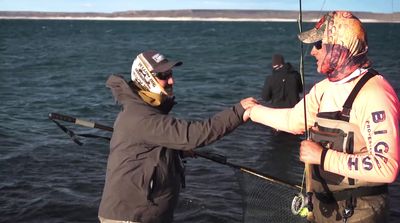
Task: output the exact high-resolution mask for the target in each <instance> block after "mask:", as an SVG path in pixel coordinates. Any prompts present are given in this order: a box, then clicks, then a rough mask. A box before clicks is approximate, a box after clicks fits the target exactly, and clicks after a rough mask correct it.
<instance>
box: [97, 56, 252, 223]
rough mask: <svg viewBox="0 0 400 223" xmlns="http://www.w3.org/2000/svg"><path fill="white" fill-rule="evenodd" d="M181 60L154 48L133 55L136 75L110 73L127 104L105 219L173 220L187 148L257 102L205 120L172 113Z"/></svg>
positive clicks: (110, 170) (211, 137)
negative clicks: (175, 69)
mask: <svg viewBox="0 0 400 223" xmlns="http://www.w3.org/2000/svg"><path fill="white" fill-rule="evenodd" d="M181 64H182V62H180V61H169V60H168V59H167V58H166V57H165V56H164V55H162V54H160V53H159V52H157V51H154V50H150V51H146V52H143V53H141V54H139V55H138V56H137V57H136V59H135V60H134V61H133V65H132V71H131V81H129V82H127V81H125V80H124V79H123V77H121V76H117V75H111V76H110V77H109V78H108V80H107V86H108V87H109V88H111V91H112V93H113V96H114V98H115V99H116V101H117V102H118V103H119V104H120V105H122V110H121V112H120V113H119V114H118V116H117V118H116V120H115V123H114V132H113V135H112V138H111V141H110V153H109V157H108V163H107V172H106V179H105V186H104V190H103V194H102V199H101V202H100V207H99V219H100V222H102V223H118V222H125V223H126V222H140V223H169V222H172V221H173V214H174V208H175V206H176V204H177V202H178V195H179V192H180V188H181V186H183V185H184V178H183V177H184V175H183V174H184V173H183V165H182V161H181V158H182V157H181V155H182V151H186V152H188V154H190V151H191V150H193V149H195V148H198V147H201V146H205V145H208V144H210V143H212V142H214V141H216V140H218V139H220V138H221V137H222V136H224V135H226V134H228V133H230V132H232V131H233V130H234V129H235V128H236V127H238V126H239V125H240V124H242V123H244V122H245V121H247V119H248V113H247V112H245V111H246V109H249V108H250V107H252V106H254V105H255V104H256V103H257V102H256V100H255V99H253V98H246V99H243V100H241V101H240V103H237V104H236V105H234V106H233V107H231V108H227V109H226V110H224V111H221V112H219V113H217V114H215V115H214V116H213V117H211V118H208V119H204V120H202V121H187V120H183V119H178V118H175V117H173V116H171V115H169V114H168V113H169V112H170V110H171V109H172V107H173V105H174V104H175V101H174V96H173V85H174V79H173V75H172V68H173V67H176V66H180V65H181Z"/></svg>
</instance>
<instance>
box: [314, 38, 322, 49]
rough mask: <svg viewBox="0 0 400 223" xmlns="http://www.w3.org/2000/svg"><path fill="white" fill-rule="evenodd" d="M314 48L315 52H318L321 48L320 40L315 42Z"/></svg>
mask: <svg viewBox="0 0 400 223" xmlns="http://www.w3.org/2000/svg"><path fill="white" fill-rule="evenodd" d="M314 46H315V48H316V49H317V50H320V49H321V48H322V40H320V41H317V42H315V43H314Z"/></svg>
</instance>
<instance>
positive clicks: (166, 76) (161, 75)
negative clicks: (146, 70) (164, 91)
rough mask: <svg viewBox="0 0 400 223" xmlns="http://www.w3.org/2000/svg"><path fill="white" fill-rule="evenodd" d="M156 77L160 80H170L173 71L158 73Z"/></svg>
mask: <svg viewBox="0 0 400 223" xmlns="http://www.w3.org/2000/svg"><path fill="white" fill-rule="evenodd" d="M156 77H157V78H158V79H160V80H164V81H165V80H168V79H169V78H170V77H172V70H168V71H165V72H162V73H156Z"/></svg>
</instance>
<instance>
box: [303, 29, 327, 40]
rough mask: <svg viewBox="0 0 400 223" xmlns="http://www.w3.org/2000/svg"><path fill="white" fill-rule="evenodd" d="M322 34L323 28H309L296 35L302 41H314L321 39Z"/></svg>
mask: <svg viewBox="0 0 400 223" xmlns="http://www.w3.org/2000/svg"><path fill="white" fill-rule="evenodd" d="M323 36H324V30H323V29H316V28H313V29H310V30H308V31H305V32H302V33H300V34H299V35H298V37H299V39H300V41H301V42H303V43H315V42H318V41H320V40H322V37H323Z"/></svg>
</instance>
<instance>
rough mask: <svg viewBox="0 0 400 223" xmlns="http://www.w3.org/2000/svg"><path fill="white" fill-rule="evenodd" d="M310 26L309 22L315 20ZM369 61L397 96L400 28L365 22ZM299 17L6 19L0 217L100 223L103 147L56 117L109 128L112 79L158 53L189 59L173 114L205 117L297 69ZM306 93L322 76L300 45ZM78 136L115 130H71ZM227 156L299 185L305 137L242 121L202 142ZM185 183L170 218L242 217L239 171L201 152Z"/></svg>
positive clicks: (1, 44)
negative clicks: (78, 139) (277, 59)
mask: <svg viewBox="0 0 400 223" xmlns="http://www.w3.org/2000/svg"><path fill="white" fill-rule="evenodd" d="M310 25H311V24H305V27H310ZM366 29H367V31H368V35H369V45H370V53H369V55H370V57H371V59H372V60H373V61H374V63H375V66H374V67H375V68H376V69H377V70H378V71H380V72H381V73H383V74H384V76H385V77H386V78H387V79H388V80H389V82H390V83H391V84H392V85H393V86H394V88H395V89H396V92H397V94H398V95H399V94H400V77H399V70H400V60H399V54H398V52H400V45H399V44H398V40H399V39H400V24H366ZM297 32H298V30H297V24H296V23H283V22H282V23H273V22H184V21H180V22H155V21H154V22H141V21H68V20H65V21H46V20H0V98H1V100H0V101H1V102H0V123H1V124H0V222H49V223H53V222H97V208H98V205H99V202H100V198H101V193H102V188H103V185H104V177H105V169H106V161H107V156H108V142H107V141H104V140H100V139H83V140H82V142H84V145H83V146H79V145H77V144H74V143H73V142H72V141H71V140H70V139H69V138H68V136H66V134H65V133H63V132H62V131H61V130H60V129H59V128H58V127H57V126H56V125H55V124H53V123H52V122H51V121H50V120H49V119H48V114H49V113H50V112H58V113H62V114H67V115H70V116H74V117H78V118H82V119H87V120H91V121H95V122H99V123H102V124H104V125H109V126H112V124H113V120H114V118H115V117H116V115H117V113H118V110H119V108H118V107H117V106H116V105H115V103H114V101H113V98H112V96H111V93H110V91H109V90H108V89H107V88H106V87H105V81H106V79H107V77H108V76H109V75H110V74H115V73H118V74H123V75H124V76H125V78H129V76H128V74H127V72H129V71H130V67H131V63H132V60H133V59H134V57H135V56H136V55H137V54H138V53H140V52H141V51H144V50H148V49H156V50H159V51H160V52H162V53H164V54H165V55H167V56H168V57H171V58H175V59H179V60H182V61H183V66H181V67H179V68H177V69H176V70H175V72H174V77H175V88H174V91H175V95H176V98H177V102H178V104H177V105H176V107H175V108H174V109H173V112H172V113H173V115H175V116H177V117H180V118H186V119H197V120H198V119H203V118H207V117H209V116H211V115H213V114H214V113H216V112H218V111H220V110H222V109H224V108H226V107H229V106H231V105H233V104H234V103H237V102H239V101H240V100H241V99H242V98H245V97H249V96H254V97H257V98H260V92H261V88H262V84H263V82H264V78H265V76H266V75H267V74H269V71H270V69H269V66H270V60H271V59H270V58H271V56H272V54H274V53H281V54H283V55H284V56H285V58H286V61H288V62H291V63H292V64H293V65H294V66H295V67H298V63H299V54H300V53H299V52H300V44H299V42H298V41H297V39H296V34H297ZM304 49H305V51H306V56H305V79H306V89H307V90H309V89H310V86H312V85H313V84H314V83H315V82H317V81H318V80H321V79H322V77H321V76H320V75H319V74H317V73H316V68H315V61H314V59H313V58H312V57H311V56H309V51H310V48H308V47H307V46H304ZM63 124H66V126H67V127H69V128H71V129H72V130H73V131H75V132H76V133H92V134H99V135H104V136H109V134H108V133H107V132H102V131H101V130H95V129H87V128H84V127H78V126H73V125H68V123H63ZM200 151H211V152H216V153H219V154H222V155H224V156H227V157H228V158H229V161H230V162H232V163H235V164H238V165H244V166H248V167H251V168H254V169H257V170H260V171H263V172H265V173H268V174H270V175H274V176H279V177H281V178H283V179H290V180H291V181H294V182H297V183H300V181H301V176H302V172H303V165H302V164H301V163H300V162H299V161H298V142H297V141H291V142H290V141H288V140H285V139H277V138H275V137H273V136H272V134H271V132H270V131H268V129H267V128H266V127H265V126H261V125H257V124H254V123H246V124H245V125H242V126H240V127H239V128H238V129H237V130H235V131H234V132H233V133H232V134H230V135H228V136H226V137H224V138H223V139H222V140H220V141H218V142H216V143H214V144H212V145H210V146H207V147H204V148H201V149H200ZM186 178H187V186H186V188H185V189H184V190H183V191H182V193H181V197H180V202H179V205H178V207H177V210H176V213H175V222H182V223H183V222H194V223H209V222H215V223H222V222H242V200H241V195H240V192H239V191H240V188H239V184H238V182H237V180H236V178H235V175H234V172H233V170H232V168H230V167H228V166H224V165H220V164H217V163H214V162H211V161H209V160H205V159H202V158H197V159H190V160H188V161H187V177H186ZM390 191H391V198H390V199H391V205H392V206H391V222H398V221H400V209H399V207H400V183H399V180H397V181H396V182H395V183H394V184H392V185H391V186H390Z"/></svg>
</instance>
